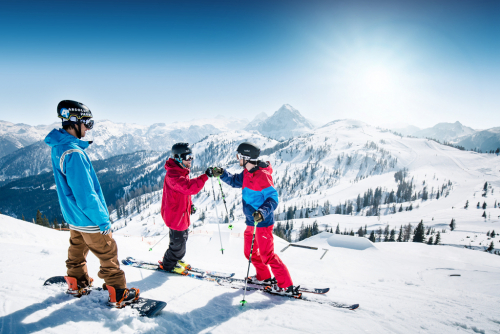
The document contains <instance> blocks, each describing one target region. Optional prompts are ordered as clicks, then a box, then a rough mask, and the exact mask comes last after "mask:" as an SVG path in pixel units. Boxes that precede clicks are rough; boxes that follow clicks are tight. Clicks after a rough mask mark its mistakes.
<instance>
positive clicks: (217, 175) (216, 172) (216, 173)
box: [213, 167, 224, 177]
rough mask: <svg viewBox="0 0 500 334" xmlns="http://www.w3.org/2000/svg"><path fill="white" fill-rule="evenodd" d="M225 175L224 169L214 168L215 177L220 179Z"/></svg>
mask: <svg viewBox="0 0 500 334" xmlns="http://www.w3.org/2000/svg"><path fill="white" fill-rule="evenodd" d="M223 173H224V168H222V167H214V168H213V174H214V177H219V176H221V175H222V174H223Z"/></svg>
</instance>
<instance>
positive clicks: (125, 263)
mask: <svg viewBox="0 0 500 334" xmlns="http://www.w3.org/2000/svg"><path fill="white" fill-rule="evenodd" d="M122 263H123V264H124V265H126V266H129V265H131V264H132V262H130V261H129V259H128V258H127V259H125V260H122Z"/></svg>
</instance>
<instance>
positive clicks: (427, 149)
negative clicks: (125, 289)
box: [0, 107, 500, 333]
mask: <svg viewBox="0 0 500 334" xmlns="http://www.w3.org/2000/svg"><path fill="white" fill-rule="evenodd" d="M290 108H291V107H290ZM285 109H287V110H288V111H290V109H289V108H288V107H285ZM285 111H286V110H285ZM215 120H216V121H214V123H211V122H208V121H206V120H205V121H200V123H199V124H198V125H199V126H204V124H205V125H208V126H215V124H221V123H220V122H223V121H224V119H220V118H216V119H215ZM103 122H105V121H103ZM217 122H219V123H217ZM190 124H194V123H190ZM228 124H229V123H228ZM184 126H185V125H182V124H180V123H174V124H169V125H166V124H155V125H153V126H151V127H150V128H149V130H148V131H150V133H153V134H154V133H157V134H161V133H166V132H164V131H166V130H165V129H167V128H168V129H173V131H176V130H175V129H176V127H177V129H181V128H184ZM106 128H107V129H109V133H108V135H109V136H113V135H115V134H116V133H119V132H120V131H121V130H120V129H119V126H118V125H116V127H115V125H113V126H112V125H109V126H106ZM145 128H146V127H142V126H138V128H137V129H136V128H134V127H129V128H128V131H130V132H131V133H134V132H135V131H146V130H145ZM217 130H218V131H221V132H220V133H214V134H212V135H209V136H208V137H206V138H204V139H202V140H200V141H199V142H198V143H196V144H194V145H193V150H194V153H195V155H196V159H195V161H194V166H195V167H196V168H197V170H199V171H202V170H204V168H206V166H207V165H220V166H223V167H224V168H227V169H228V170H229V171H231V172H233V173H237V172H240V171H241V167H239V166H238V165H237V164H236V163H235V158H234V152H235V150H236V147H237V145H238V144H239V143H241V142H243V141H248V140H250V141H253V142H255V143H256V144H258V145H260V146H261V148H262V150H266V149H268V152H271V153H269V154H268V155H266V156H264V157H263V158H264V160H266V161H270V162H271V164H272V166H273V170H274V173H273V179H274V182H275V185H276V186H277V187H278V186H279V187H281V188H280V191H281V193H280V203H279V206H278V210H277V213H280V214H281V217H282V218H281V219H283V214H282V213H283V212H284V211H286V209H288V208H289V207H295V206H296V207H297V208H298V210H300V209H301V208H302V207H303V208H304V209H302V210H303V211H302V213H304V212H305V208H309V209H310V212H309V218H299V217H297V216H296V217H294V218H293V220H292V221H293V224H294V230H293V232H292V239H295V238H296V236H297V234H298V230H299V228H300V226H301V225H302V224H304V225H311V224H313V222H316V223H317V224H318V226H319V230H320V231H324V230H325V229H326V228H328V230H329V229H330V228H333V230H335V228H336V226H337V225H338V226H339V228H340V230H341V231H342V232H344V231H351V230H353V231H354V232H356V231H357V230H358V229H359V228H360V227H363V228H365V227H366V228H367V230H368V231H371V230H378V229H379V228H382V229H385V228H386V227H387V226H389V228H390V229H393V228H394V229H396V232H397V233H398V232H399V228H400V226H401V225H407V224H408V223H411V224H412V225H413V226H414V227H415V226H416V224H417V223H418V222H420V221H421V220H422V221H423V223H424V224H425V226H426V228H427V227H431V228H433V229H435V230H436V232H437V231H439V232H441V244H442V245H435V246H434V245H433V246H431V245H426V244H417V243H411V242H409V243H405V242H403V243H395V242H393V243H390V242H376V243H374V244H373V243H371V242H370V241H368V240H367V239H366V238H360V237H357V236H346V235H335V234H331V233H328V232H322V233H320V234H318V235H315V236H313V237H311V238H308V239H305V240H303V241H299V242H294V243H296V244H299V245H306V246H312V247H316V248H317V250H314V249H305V248H298V247H288V248H286V250H284V251H282V250H283V249H284V248H285V247H286V246H287V245H288V242H286V241H285V240H283V239H280V238H278V237H275V251H276V253H277V254H278V255H279V256H280V257H281V259H282V260H283V262H284V263H285V264H286V265H287V266H288V269H289V271H290V273H291V275H292V279H293V280H294V282H295V283H296V284H305V285H308V286H314V287H319V288H322V287H330V288H331V289H332V290H331V291H330V292H329V293H328V294H327V295H324V296H315V297H316V298H319V299H330V300H333V301H338V302H345V303H359V304H360V305H361V307H360V309H358V310H356V311H354V312H353V311H345V310H338V309H332V308H329V307H325V306H319V305H314V304H310V303H305V302H303V301H297V300H289V299H284V298H280V297H276V296H269V295H264V294H262V293H260V292H250V293H248V302H249V303H248V304H247V306H245V307H244V308H243V309H242V308H241V306H239V301H240V300H241V297H242V291H239V290H232V289H228V288H224V287H220V286H217V285H215V284H214V283H210V282H203V281H198V280H194V279H189V278H184V277H179V276H174V275H167V274H162V273H157V272H152V271H145V270H139V269H136V268H129V267H124V268H123V269H124V270H125V272H126V275H127V280H128V282H129V283H128V284H129V286H130V287H137V288H140V289H141V293H142V294H143V296H144V297H150V298H154V299H159V300H164V301H166V302H167V304H168V305H167V307H166V308H165V309H164V310H163V311H162V313H161V314H160V315H159V316H158V317H156V318H153V319H144V318H140V317H138V316H137V313H135V311H133V310H131V309H124V310H115V309H109V308H107V307H106V306H104V305H103V304H104V302H105V300H106V298H107V297H106V293H104V292H96V293H92V294H91V295H90V296H85V297H83V298H81V299H73V298H71V297H69V296H67V295H65V294H64V293H63V292H61V291H60V289H57V288H55V287H42V284H43V282H44V281H45V279H47V278H48V277H51V276H56V275H64V274H65V272H66V268H65V263H64V261H65V260H66V254H67V248H68V237H69V236H68V232H65V231H53V230H50V229H47V228H43V227H40V226H37V225H33V224H30V223H27V222H23V221H19V220H16V219H13V218H10V217H7V216H3V215H0V244H1V247H2V252H1V253H0V263H1V264H2V266H1V267H0V319H1V321H0V332H37V331H38V332H51V333H62V332H68V331H71V332H75V333H79V332H84V331H85V332H89V331H91V332H100V333H101V332H104V333H106V332H125V333H127V332H134V333H135V332H137V333H145V332H159V333H161V332H196V333H209V332H210V333H226V332H231V333H233V332H234V333H248V332H249V331H252V332H257V331H260V332H277V333H281V332H284V333H287V332H311V333H312V332H314V333H331V332H342V333H359V332H369V333H416V332H432V333H449V332H457V333H498V332H499V324H500V315H499V312H498V307H499V306H500V298H499V297H500V289H499V288H500V283H499V282H500V280H499V279H500V257H499V256H496V255H493V254H489V253H485V252H483V251H482V250H484V249H485V248H486V247H487V246H488V245H489V244H490V243H491V241H494V243H495V246H496V247H497V249H498V245H499V244H500V236H498V235H497V236H496V237H495V238H491V237H488V236H487V235H486V233H487V232H488V231H491V230H495V231H496V232H497V233H498V232H500V208H499V207H498V206H497V207H495V202H497V204H498V199H500V197H497V194H498V193H499V187H500V177H499V174H498V171H499V170H500V157H498V156H496V155H494V154H478V153H474V152H465V151H459V150H457V149H454V148H451V147H448V146H444V145H440V144H438V143H436V142H434V141H430V140H427V139H420V138H405V137H399V136H396V135H394V134H392V133H390V132H387V131H383V130H380V129H377V128H375V127H372V126H370V125H368V124H366V123H363V122H360V121H356V120H339V121H335V122H330V123H328V124H326V125H324V126H322V127H321V128H318V129H315V130H308V132H307V133H306V134H305V135H303V136H300V137H293V138H291V139H290V140H288V141H286V142H281V143H279V142H277V141H276V140H273V139H270V138H267V137H264V136H262V135H260V134H257V133H250V132H247V131H243V130H239V129H238V128H237V127H235V128H234V129H230V131H229V129H227V128H225V129H223V128H218V129H217ZM117 131H118V132H117ZM155 131H158V132H155ZM169 131H170V130H169ZM179 131H181V130H179ZM102 138H104V137H102ZM109 138H111V137H109ZM139 144H140V143H139ZM277 145H280V148H279V149H273V147H277ZM383 160H387V161H389V162H390V163H393V165H390V164H388V165H386V167H384V168H380V167H379V166H380V161H383ZM148 168H152V165H150V166H149V167H148ZM402 168H407V169H408V174H409V176H408V179H412V178H413V180H414V184H415V186H416V188H415V191H416V192H421V191H422V190H423V188H424V187H427V189H428V190H429V191H431V189H434V193H435V189H437V188H438V187H440V188H441V187H442V185H443V184H448V183H449V182H451V185H450V186H449V187H448V188H446V190H445V191H444V192H443V194H442V196H441V197H440V198H439V199H436V198H435V197H430V198H429V199H428V200H423V199H421V198H418V199H416V200H413V201H411V202H405V203H398V204H396V205H397V207H398V208H399V207H400V205H402V206H403V208H407V207H409V206H410V204H411V205H412V206H413V210H412V211H403V212H397V213H392V212H391V205H387V204H382V205H381V206H380V209H381V210H380V215H379V216H369V215H367V213H368V210H367V209H366V208H365V209H363V210H361V211H360V212H356V211H355V212H354V213H353V214H352V215H343V214H333V212H334V208H335V206H337V205H338V204H340V203H342V204H344V203H345V202H346V201H355V199H356V197H357V196H358V194H360V195H361V196H363V193H364V192H366V191H367V190H368V189H375V188H376V187H381V188H383V192H384V194H387V193H388V192H390V191H391V190H396V189H397V184H396V181H395V178H394V173H395V172H397V171H399V170H401V169H402ZM146 171H147V169H146V170H145V172H146ZM335 173H337V174H335ZM299 179H300V183H298V184H297V180H299ZM485 182H488V184H489V185H490V188H489V189H488V192H487V193H486V194H484V196H483V186H484V183H485ZM293 185H296V186H295V187H292V186H293ZM214 186H215V189H212V185H211V182H208V183H207V184H206V186H205V188H204V189H203V190H202V191H201V192H200V194H199V195H196V196H193V200H194V203H195V205H196V207H197V208H198V212H197V213H196V214H195V215H193V216H192V219H191V221H192V223H193V227H194V229H193V230H192V233H191V234H190V236H189V241H188V253H187V256H186V260H187V261H188V262H189V263H190V264H192V265H193V266H195V267H202V268H207V269H210V270H218V271H225V272H227V271H229V272H235V274H236V277H243V276H244V275H245V274H246V270H247V264H248V262H247V261H246V259H245V258H244V256H243V254H242V253H243V231H244V230H245V228H246V225H245V224H244V217H243V214H242V212H241V189H232V188H230V187H228V186H227V185H226V184H223V185H222V187H223V190H224V193H225V197H226V200H227V208H228V210H231V209H232V208H233V207H234V216H235V219H234V221H233V220H232V221H231V223H232V225H233V226H234V227H233V229H232V230H230V229H228V225H226V224H221V225H220V226H218V225H217V222H219V221H221V218H220V217H216V215H215V212H216V210H215V206H217V210H218V213H219V216H220V215H225V214H226V210H225V208H224V204H223V203H222V200H221V199H220V196H219V188H218V185H217V183H216V182H214ZM214 192H215V196H216V197H217V198H218V200H217V201H214V196H213V193H214ZM146 196H149V197H150V198H151V200H148V201H145V200H144V201H143V202H146V206H145V207H143V208H142V210H141V212H140V213H137V212H134V213H133V214H132V215H130V216H128V217H127V218H126V219H124V218H122V219H117V217H116V212H113V213H112V214H111V217H112V219H113V221H114V223H113V229H114V237H115V238H116V240H117V243H118V246H119V258H120V259H123V258H125V257H127V256H133V257H135V258H138V259H143V260H149V261H157V260H159V259H161V258H162V256H163V252H164V251H165V249H166V247H167V246H168V242H169V240H168V236H167V237H166V238H164V239H163V240H162V238H163V236H164V235H165V234H166V233H167V232H168V229H167V228H166V227H165V225H164V223H163V221H162V218H161V215H160V214H159V212H160V205H161V202H160V198H161V191H158V192H156V193H153V194H148V195H143V199H145V198H146ZM326 201H328V202H329V203H330V214H326V215H324V214H323V213H322V212H321V210H322V208H323V205H324V204H325V202H326ZM466 201H468V202H469V207H468V208H465V207H464V205H465V203H466ZM477 202H480V204H482V203H483V202H486V204H487V208H486V209H485V210H483V209H482V208H481V209H478V208H477V207H476V205H477ZM315 203H316V204H315ZM315 205H316V206H315ZM128 209H129V212H130V211H131V210H130V206H129V208H128ZM483 211H484V212H486V214H487V218H486V219H485V218H482V217H481V215H482V213H483ZM202 212H204V213H205V215H206V219H205V222H204V223H202V222H201V221H200V220H199V218H200V216H201V213H202ZM297 212H299V211H297ZM452 218H453V219H455V221H456V226H457V227H456V229H455V230H454V231H450V228H449V224H450V221H451V219H452ZM292 221H289V222H292ZM279 223H282V224H285V223H286V222H285V221H280V222H279ZM219 229H220V231H221V238H219ZM426 237H427V238H428V237H429V236H426ZM434 237H435V234H434ZM221 240H222V248H224V255H222V254H221V252H220V249H221ZM157 243H158V244H157ZM156 244H157V245H156ZM154 245H156V246H154ZM153 246H154V247H153ZM151 247H153V250H152V251H149V249H150V248H151ZM465 247H468V248H471V249H473V250H471V249H467V248H465ZM20 259H22V260H21V261H20ZM88 261H89V262H88V267H89V273H90V274H91V276H93V278H94V279H95V280H96V281H95V282H96V285H101V284H102V283H103V281H102V280H100V279H99V278H98V277H97V271H98V268H99V265H98V261H97V259H96V258H95V257H94V256H93V255H92V254H89V256H88ZM253 273H254V271H253V269H252V270H251V274H253ZM450 275H460V276H450Z"/></svg>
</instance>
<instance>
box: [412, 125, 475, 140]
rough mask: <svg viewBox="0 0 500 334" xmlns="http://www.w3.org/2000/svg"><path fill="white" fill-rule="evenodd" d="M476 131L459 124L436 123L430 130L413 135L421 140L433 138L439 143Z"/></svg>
mask: <svg viewBox="0 0 500 334" xmlns="http://www.w3.org/2000/svg"><path fill="white" fill-rule="evenodd" d="M475 132H476V130H474V129H472V128H470V127H468V126H465V125H462V123H460V122H458V121H457V122H455V123H438V124H436V125H434V126H433V127H432V128H427V129H422V130H420V131H416V132H415V133H414V134H413V135H414V136H416V137H422V138H434V139H438V140H441V141H455V140H457V139H458V138H459V137H463V136H468V135H471V134H474V133H475Z"/></svg>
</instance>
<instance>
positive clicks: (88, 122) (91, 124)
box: [80, 118, 94, 130]
mask: <svg viewBox="0 0 500 334" xmlns="http://www.w3.org/2000/svg"><path fill="white" fill-rule="evenodd" d="M80 123H82V124H84V125H85V127H86V128H87V129H89V130H92V128H93V127H94V120H93V119H91V118H82V119H81V120H80Z"/></svg>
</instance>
